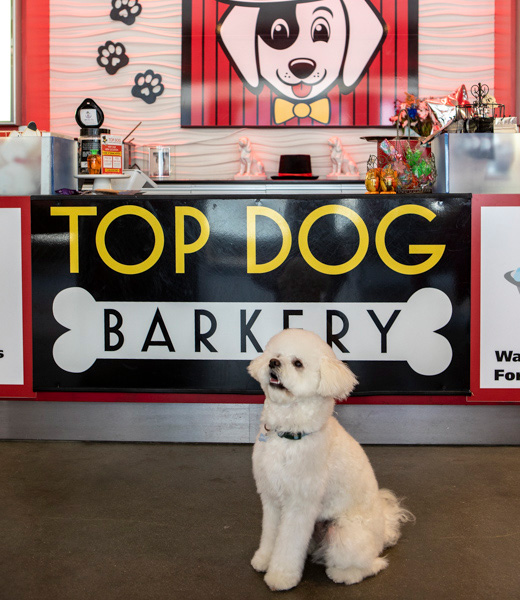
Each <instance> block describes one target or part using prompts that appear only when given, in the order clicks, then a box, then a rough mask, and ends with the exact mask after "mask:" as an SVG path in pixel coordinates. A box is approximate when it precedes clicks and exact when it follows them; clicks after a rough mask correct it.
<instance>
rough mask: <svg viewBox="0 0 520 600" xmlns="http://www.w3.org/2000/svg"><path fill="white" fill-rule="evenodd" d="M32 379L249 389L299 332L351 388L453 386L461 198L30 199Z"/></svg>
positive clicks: (463, 226) (71, 384)
mask: <svg viewBox="0 0 520 600" xmlns="http://www.w3.org/2000/svg"><path fill="white" fill-rule="evenodd" d="M32 232H33V237H32V240H33V315H34V386H35V389H37V390H56V389H60V390H114V391H115V390H148V391H206V392H228V393H233V392H235V393H237V392H248V391H251V392H257V391H259V388H257V384H256V383H255V382H254V381H253V380H252V379H251V378H250V377H249V376H248V374H247V372H246V366H247V364H248V362H249V361H250V360H251V359H252V358H254V357H255V356H256V355H257V354H259V353H260V352H261V351H262V349H263V348H264V346H265V344H266V342H267V340H268V339H269V338H270V337H271V336H272V335H274V334H275V333H277V332H278V331H279V330H281V329H282V328H284V327H297V328H305V329H311V330H313V331H315V332H316V333H318V334H319V335H321V336H322V337H323V338H324V339H326V340H327V341H328V342H329V343H330V344H331V345H332V347H333V348H334V350H335V352H336V354H337V355H338V356H339V357H340V358H341V359H343V360H346V361H347V362H348V363H349V364H350V365H351V368H352V369H353V371H354V372H355V373H356V374H357V376H358V378H359V380H360V385H359V386H358V388H357V393H359V394H383V393H390V394H408V393H414V394H416V393H425V394H443V393H446V394H454V393H467V392H468V389H469V318H470V310H469V289H470V253H471V249H470V197H469V196H467V195H460V196H454V195H442V196H438V197H437V196H432V195H424V196H416V195H414V196H379V197H373V196H372V197H367V196H365V195H360V196H358V197H345V196H320V197H319V199H315V197H312V198H311V197H308V198H301V197H299V198H295V197H276V198H270V197H264V198H257V197H250V198H246V197H244V198H214V197H207V196H206V197H201V196H196V197H190V198H189V199H186V198H179V197H160V196H157V197H155V196H154V197H150V199H139V200H136V199H135V198H132V197H126V198H125V197H122V196H119V197H118V198H116V199H114V198H104V197H93V198H89V199H84V198H81V199H75V198H71V199H66V200H63V199H61V198H60V199H52V198H51V199H49V198H38V199H33V202H32Z"/></svg>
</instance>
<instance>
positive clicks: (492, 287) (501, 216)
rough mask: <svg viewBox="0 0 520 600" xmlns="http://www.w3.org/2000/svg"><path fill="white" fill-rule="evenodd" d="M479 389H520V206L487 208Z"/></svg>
mask: <svg viewBox="0 0 520 600" xmlns="http://www.w3.org/2000/svg"><path fill="white" fill-rule="evenodd" d="M481 217H482V227H481V231H482V234H481V244H482V245H481V284H480V285H481V289H480V294H481V309H480V321H481V323H480V326H481V330H480V331H481V333H480V387H481V388H501V389H509V388H511V389H513V388H520V207H517V206H485V207H482V214H481Z"/></svg>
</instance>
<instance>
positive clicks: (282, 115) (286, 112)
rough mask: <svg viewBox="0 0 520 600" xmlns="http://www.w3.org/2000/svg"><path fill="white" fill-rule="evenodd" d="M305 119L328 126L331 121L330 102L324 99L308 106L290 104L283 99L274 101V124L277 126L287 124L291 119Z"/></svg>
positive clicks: (298, 103)
mask: <svg viewBox="0 0 520 600" xmlns="http://www.w3.org/2000/svg"><path fill="white" fill-rule="evenodd" d="M294 117H298V118H299V119H304V118H305V117H310V118H311V119H313V120H314V121H318V122H319V123H324V124H327V123H328V122H329V120H330V100H329V99H328V98H322V99H321V100H316V101H315V102H311V103H310V104H307V103H306V102H289V101H288V100H284V99H283V98H276V99H275V101H274V122H275V123H276V124H277V125H280V123H285V121H289V119H294Z"/></svg>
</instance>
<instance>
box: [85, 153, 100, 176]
mask: <svg viewBox="0 0 520 600" xmlns="http://www.w3.org/2000/svg"><path fill="white" fill-rule="evenodd" d="M87 168H88V173H89V175H99V174H100V173H101V156H100V155H99V152H98V150H97V149H96V148H93V149H92V152H91V153H90V154H89V155H88V157H87Z"/></svg>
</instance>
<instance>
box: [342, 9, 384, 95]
mask: <svg viewBox="0 0 520 600" xmlns="http://www.w3.org/2000/svg"><path fill="white" fill-rule="evenodd" d="M342 2H343V4H344V6H345V10H346V11H347V15H348V22H349V38H348V42H347V44H348V46H347V52H346V54H345V61H344V63H343V77H342V79H343V85H344V86H345V87H346V88H348V89H351V88H354V87H355V86H356V85H357V84H358V82H359V80H360V79H361V77H362V76H363V75H364V74H365V71H366V70H367V69H368V67H369V66H370V63H371V62H372V60H373V59H374V57H375V55H376V54H377V52H379V49H380V47H381V46H382V44H383V42H384V39H385V37H386V23H385V22H384V21H383V19H382V17H381V16H380V14H379V13H378V12H377V11H376V10H375V9H374V8H373V7H372V5H371V4H370V3H369V2H365V1H364V0H363V1H361V2H360V0H342Z"/></svg>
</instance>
